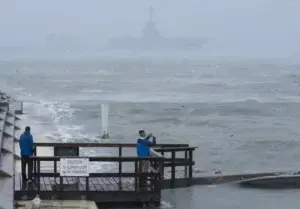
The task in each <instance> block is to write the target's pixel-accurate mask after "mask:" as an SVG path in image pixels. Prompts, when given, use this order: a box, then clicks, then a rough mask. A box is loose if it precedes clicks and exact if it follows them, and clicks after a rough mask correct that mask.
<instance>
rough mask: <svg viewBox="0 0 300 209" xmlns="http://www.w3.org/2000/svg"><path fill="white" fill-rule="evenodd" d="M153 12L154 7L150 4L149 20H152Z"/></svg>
mask: <svg viewBox="0 0 300 209" xmlns="http://www.w3.org/2000/svg"><path fill="white" fill-rule="evenodd" d="M153 12H154V9H153V7H152V6H150V7H149V21H150V22H153Z"/></svg>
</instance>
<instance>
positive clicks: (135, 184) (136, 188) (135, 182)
mask: <svg viewBox="0 0 300 209" xmlns="http://www.w3.org/2000/svg"><path fill="white" fill-rule="evenodd" d="M134 173H135V175H136V176H135V177H134V191H135V192H137V191H138V184H139V183H138V176H137V175H138V173H139V172H138V159H136V160H135V161H134Z"/></svg>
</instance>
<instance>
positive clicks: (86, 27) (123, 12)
mask: <svg viewBox="0 0 300 209" xmlns="http://www.w3.org/2000/svg"><path fill="white" fill-rule="evenodd" d="M0 2H1V4H0V26H1V33H0V44H8V43H27V44H28V43H34V42H40V41H43V40H44V39H45V37H46V36H47V35H48V34H49V33H57V34H60V35H66V36H75V37H78V38H80V39H82V40H85V41H89V42H98V41H99V40H102V41H105V40H107V39H110V38H113V37H117V36H124V35H132V36H138V35H140V32H141V29H142V27H143V25H144V23H145V21H146V20H147V18H148V6H149V5H152V6H153V8H154V9H155V20H156V22H157V27H158V28H159V30H160V32H161V33H162V35H164V36H165V37H172V36H174V37H175V36H180V37H190V36H193V37H207V38H209V39H210V43H209V44H208V45H207V49H209V50H210V51H215V52H216V53H217V52H218V53H221V52H222V53H225V54H226V53H227V52H228V53H231V52H235V53H241V54H245V55H247V54H262V55H263V54H274V55H277V56H280V55H282V56H300V47H299V37H300V29H299V27H300V26H299V25H300V24H299V20H300V12H299V11H300V1H299V0H251V1H249V0H247V1H246V0H188V1H182V0H181V1H178V0H152V1H146V0H105V1H103V0H85V1H84V0H26V1H25V0H0Z"/></svg>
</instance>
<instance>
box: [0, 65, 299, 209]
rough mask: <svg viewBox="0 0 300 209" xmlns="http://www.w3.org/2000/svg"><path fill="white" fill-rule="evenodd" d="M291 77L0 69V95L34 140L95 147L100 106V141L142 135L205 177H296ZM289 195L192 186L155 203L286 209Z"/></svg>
mask: <svg viewBox="0 0 300 209" xmlns="http://www.w3.org/2000/svg"><path fill="white" fill-rule="evenodd" d="M299 70H300V65H295V64H289V63H275V62H270V61H262V60H260V61H253V60H252V61H215V60H214V61H188V60H185V61H178V60H177V61H173V62H171V61H151V60H117V61H113V60H110V61H105V60H97V61H10V62H0V89H1V90H2V91H5V92H6V93H8V94H9V95H11V96H13V97H14V98H16V99H19V100H23V101H24V111H25V113H26V114H25V115H24V116H23V118H24V125H30V126H31V127H32V132H33V134H34V136H35V138H36V139H37V140H45V139H48V140H49V139H55V140H59V141H75V140H76V141H95V140H98V141H101V139H100V138H99V136H100V134H101V120H100V116H101V115H100V114H101V111H100V110H101V104H102V103H107V104H108V105H109V132H110V134H111V139H108V141H113V142H135V140H136V136H137V130H139V129H141V128H144V129H146V130H148V131H149V132H152V133H153V134H155V135H156V137H157V140H159V141H160V142H164V143H177V142H178V143H190V144H191V145H194V146H198V149H197V151H196V153H195V160H196V167H197V168H198V169H199V170H201V171H202V172H204V173H213V172H214V171H216V170H220V171H222V172H223V173H239V172H247V171H250V172H263V171H275V170H278V171H285V170H287V171H290V170H291V171H297V170H298V168H300V138H299V134H300V129H299V125H300V111H299V105H300V71H299ZM86 152H91V154H95V153H96V152H97V151H95V150H88V151H86ZM98 154H99V153H98ZM98 169H101V165H100V167H99V168H98ZM298 192H299V191H296V190H293V191H292V190H289V191H263V190H241V189H237V188H233V187H230V186H220V187H198V186H195V187H192V188H188V189H177V190H169V191H165V192H164V200H165V201H166V203H167V204H166V206H165V207H169V208H182V209H184V208H185V209H198V208H205V209H217V208H226V209H227V208H228V209H237V208H243V209H248V208H257V209H258V208H261V209H268V208H272V209H277V208H278V209H279V208H280V209H282V208H287V209H293V208H298V205H299V204H298V201H297V196H298V195H297V193H298Z"/></svg>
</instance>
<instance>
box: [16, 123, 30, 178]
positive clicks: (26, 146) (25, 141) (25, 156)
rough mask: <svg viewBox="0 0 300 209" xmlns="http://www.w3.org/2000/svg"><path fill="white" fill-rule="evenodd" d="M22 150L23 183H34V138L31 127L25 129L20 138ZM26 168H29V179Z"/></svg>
mask: <svg viewBox="0 0 300 209" xmlns="http://www.w3.org/2000/svg"><path fill="white" fill-rule="evenodd" d="M19 145H20V150H21V167H22V180H23V182H26V181H32V161H31V159H30V157H31V156H32V155H33V137H32V135H31V133H30V127H29V126H27V127H26V128H25V131H24V133H23V134H22V135H21V136H20V141H19ZM26 166H28V178H27V176H26Z"/></svg>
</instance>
